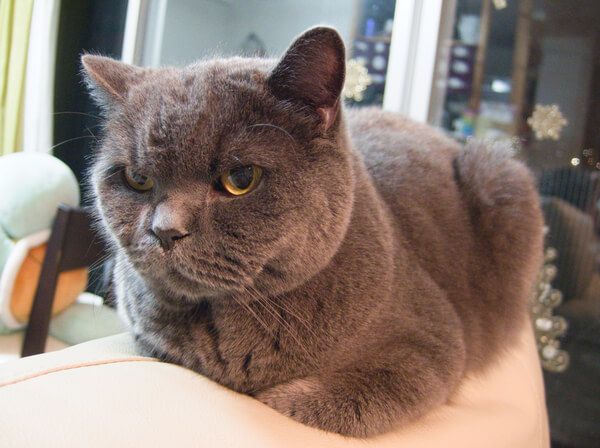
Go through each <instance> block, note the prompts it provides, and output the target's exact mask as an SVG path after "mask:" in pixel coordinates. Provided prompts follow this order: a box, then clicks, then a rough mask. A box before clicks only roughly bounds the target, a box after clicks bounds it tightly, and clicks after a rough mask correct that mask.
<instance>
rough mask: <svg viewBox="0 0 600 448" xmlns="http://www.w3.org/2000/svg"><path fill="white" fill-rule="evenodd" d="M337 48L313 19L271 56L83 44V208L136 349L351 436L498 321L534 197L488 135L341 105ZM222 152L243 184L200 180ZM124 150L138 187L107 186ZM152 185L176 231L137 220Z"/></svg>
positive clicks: (537, 242) (527, 257) (529, 278)
mask: <svg viewBox="0 0 600 448" xmlns="http://www.w3.org/2000/svg"><path fill="white" fill-rule="evenodd" d="M343 54H344V51H343V44H342V42H341V39H340V38H339V36H338V35H337V33H336V32H335V31H333V30H331V29H328V28H316V29H313V30H310V31H308V32H307V33H306V34H304V35H303V36H301V37H300V38H299V39H298V40H297V41H296V42H295V43H294V44H293V45H292V47H291V48H290V50H289V51H288V53H287V54H286V55H285V56H284V57H283V58H282V60H281V61H280V62H279V63H277V62H276V61H270V60H257V59H242V58H232V59H223V60H211V61H203V62H198V63H197V64H195V65H192V66H189V67H185V68H183V69H175V68H161V69H152V70H150V69H139V68H134V67H131V66H126V65H124V64H122V63H118V62H116V61H113V60H111V59H108V58H102V57H99V56H84V58H83V65H84V68H85V71H86V76H87V79H88V82H89V84H90V85H91V86H92V88H93V89H94V91H95V92H96V94H95V95H96V98H98V99H99V101H100V102H101V104H102V105H103V106H104V107H105V109H106V111H107V112H106V113H107V120H106V128H105V132H104V137H103V140H102V143H101V147H100V148H99V150H98V154H97V157H96V160H95V163H94V167H93V173H92V182H93V185H94V189H95V193H96V199H97V201H96V203H97V210H98V216H99V221H100V224H101V227H102V228H103V229H104V231H105V234H106V237H107V239H108V240H109V242H110V244H111V246H112V248H113V251H114V254H115V257H116V266H115V270H114V277H115V278H114V281H115V284H116V293H117V296H118V302H119V308H120V311H121V313H122V315H123V316H124V317H125V318H126V319H127V320H128V321H129V322H130V324H131V328H132V331H133V333H134V334H135V337H136V340H137V343H138V345H139V348H140V350H141V351H142V352H143V353H146V354H151V355H154V356H158V357H159V358H161V359H164V360H167V361H170V362H174V363H178V364H181V365H184V366H186V367H188V368H190V369H193V370H196V371H198V372H200V373H202V374H204V375H206V376H208V377H209V378H211V379H213V380H215V381H217V382H219V383H221V384H223V385H225V386H227V387H229V388H231V389H233V390H236V391H239V392H243V393H246V394H251V395H253V396H255V397H256V398H257V399H259V400H261V401H263V402H264V403H266V404H268V405H269V406H272V407H274V408H275V409H277V410H278V411H280V412H282V413H284V414H286V415H289V416H291V417H292V418H294V419H296V420H298V421H300V422H303V423H305V424H308V425H311V426H315V427H318V428H322V429H325V430H329V431H334V432H338V433H341V434H347V435H352V436H358V437H365V436H370V435H374V434H378V433H381V432H384V431H388V430H390V429H391V428H392V427H394V426H396V425H401V424H403V423H405V422H407V421H410V420H412V419H415V418H417V417H419V416H421V415H423V413H425V412H426V411H428V410H429V409H431V408H432V407H433V406H436V405H439V404H441V403H444V402H445V401H446V400H447V399H448V398H449V396H450V394H451V393H452V392H453V390H454V389H455V388H456V386H457V384H458V383H459V382H460V381H461V379H462V378H463V377H464V376H465V375H467V374H469V373H473V372H476V371H479V370H481V369H483V368H485V367H486V366H488V365H490V363H491V362H493V360H494V359H496V358H497V356H498V354H499V353H500V351H501V350H502V347H503V346H505V345H510V344H511V343H513V340H514V335H515V334H516V333H517V332H518V330H519V329H520V328H521V325H522V324H523V322H524V321H525V314H526V299H527V297H528V295H529V292H530V289H531V286H532V283H533V280H534V278H535V273H536V271H537V268H538V265H539V262H540V258H541V247H542V218H541V214H540V210H539V204H538V196H537V193H536V189H535V187H534V183H533V182H532V179H531V176H530V174H529V172H528V171H527V169H526V168H525V167H524V166H523V165H522V164H520V163H519V162H517V161H515V160H513V159H511V157H510V154H509V153H508V151H507V149H506V148H503V147H501V146H498V145H497V146H486V145H484V144H481V143H476V142H472V143H469V144H467V145H466V146H465V147H461V146H459V145H458V144H457V143H455V142H453V141H451V140H449V139H447V138H446V137H444V136H442V135H441V134H439V133H438V132H437V131H435V130H433V129H431V128H429V127H426V126H423V125H418V124H415V123H413V122H411V121H409V120H406V119H404V118H402V117H399V116H397V115H394V114H391V113H386V112H382V111H380V110H376V109H361V110H345V109H343V108H341V106H340V101H339V96H340V89H341V85H342V84H343V78H344V62H343ZM240 164H242V165H245V164H256V165H259V166H261V167H263V169H264V173H265V175H264V178H263V181H262V183H261V185H260V186H259V187H258V188H257V189H256V190H255V191H254V192H252V193H250V194H248V195H246V196H242V197H237V198H233V197H229V196H226V195H224V194H222V193H220V192H219V191H217V190H216V189H215V188H214V183H215V179H217V177H218V175H219V174H221V173H222V172H223V171H224V170H226V169H228V168H231V167H233V166H236V165H240ZM127 165H131V166H134V167H136V168H137V170H139V171H142V172H143V173H144V174H147V175H150V176H152V177H153V178H154V180H155V188H154V190H153V191H151V192H148V193H137V192H134V191H132V190H131V189H128V188H127V187H126V186H125V184H124V182H123V179H122V174H121V171H120V169H121V168H120V167H123V166H127ZM159 204H160V207H161V213H163V214H165V213H166V214H165V216H174V217H176V222H178V223H183V224H180V225H182V226H185V231H186V232H188V233H189V236H187V237H186V238H183V239H181V240H179V241H176V242H175V244H174V246H173V247H172V248H171V249H169V250H165V249H163V248H162V247H161V245H160V242H159V241H157V239H156V237H155V236H153V235H152V233H151V232H150V230H149V229H150V226H151V222H152V219H153V215H154V214H155V213H156V209H157V207H158V206H159ZM165 210H166V212H165Z"/></svg>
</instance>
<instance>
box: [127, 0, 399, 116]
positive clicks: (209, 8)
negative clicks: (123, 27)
mask: <svg viewBox="0 0 600 448" xmlns="http://www.w3.org/2000/svg"><path fill="white" fill-rule="evenodd" d="M395 3H396V2H395V0H328V1H322V0H303V1H296V0H169V1H166V0H151V1H149V2H140V1H139V0H138V1H134V2H132V3H131V5H132V9H133V10H134V11H135V12H134V13H132V14H131V15H130V17H132V18H133V19H132V20H133V21H134V23H135V24H136V27H134V28H136V32H135V33H134V36H133V37H132V38H131V42H132V48H133V47H135V50H133V49H132V51H131V59H130V60H129V61H128V62H134V63H137V64H140V65H146V66H158V65H185V64H188V63H190V62H193V61H195V60H197V59H202V58H210V57H226V56H234V55H236V56H239V55H244V56H261V57H279V56H280V55H281V54H282V53H283V52H284V51H285V50H286V48H287V47H288V45H289V44H290V43H291V42H292V40H293V39H294V37H296V36H297V35H298V34H300V33H301V32H302V31H304V30H306V29H308V28H310V27H313V26H316V25H319V24H327V25H330V26H333V27H335V28H336V29H337V30H338V31H339V32H340V34H341V35H342V37H343V39H344V41H345V43H346V47H347V58H348V70H347V82H346V86H345V89H344V96H345V98H346V100H347V101H348V102H349V103H351V104H354V105H372V104H376V105H377V104H382V102H383V96H384V91H385V87H386V81H387V73H388V58H389V54H390V43H391V36H392V31H393V27H394V10H395ZM125 47H128V46H127V45H125Z"/></svg>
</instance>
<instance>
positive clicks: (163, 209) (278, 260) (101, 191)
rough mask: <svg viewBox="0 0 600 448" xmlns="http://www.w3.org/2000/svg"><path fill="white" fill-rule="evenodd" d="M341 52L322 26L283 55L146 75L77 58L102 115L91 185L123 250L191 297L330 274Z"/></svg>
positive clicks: (336, 229)
mask: <svg viewBox="0 0 600 448" xmlns="http://www.w3.org/2000/svg"><path fill="white" fill-rule="evenodd" d="M344 57H345V55H344V45H343V42H342V40H341V38H340V37H339V35H338V34H337V32H336V31H334V30H332V29H329V28H324V27H319V28H314V29H311V30H309V31H307V32H305V33H304V34H303V35H301V36H300V37H299V38H298V39H297V40H296V41H295V42H294V43H293V44H292V45H291V46H290V48H289V49H288V51H287V52H286V53H285V54H284V56H283V57H282V58H281V59H280V60H279V61H274V60H261V59H242V58H232V59H215V60H208V61H201V62H198V63H196V64H194V65H191V66H188V67H185V68H182V69H176V68H160V69H144V68H139V67H134V66H131V65H126V64H123V63H121V62H117V61H115V60H112V59H109V58H104V57H100V56H92V55H86V56H83V59H82V63H83V67H84V72H85V77H86V80H87V82H88V84H89V86H90V87H91V91H92V94H93V96H94V97H95V98H96V99H97V101H98V102H99V103H100V104H101V106H102V107H103V108H104V110H105V112H106V126H105V130H104V133H103V137H102V141H101V144H100V145H99V147H98V148H97V155H96V158H95V161H94V165H93V168H92V183H93V187H94V191H95V194H96V198H97V201H96V204H97V209H98V211H99V216H100V218H101V223H102V225H103V227H104V228H105V230H106V234H107V235H108V236H109V239H110V241H111V243H112V245H113V246H114V248H115V250H116V251H118V252H119V254H121V255H124V256H125V258H126V259H127V260H128V262H129V264H130V266H132V267H133V268H134V269H135V270H136V271H137V273H139V274H140V275H141V277H142V278H145V279H146V280H148V281H149V282H151V283H152V284H154V285H155V286H157V287H160V288H162V289H163V290H164V291H166V292H168V293H169V294H171V295H175V296H179V297H182V298H187V299H194V298H199V297H206V296H224V295H229V294H232V293H240V292H245V291H252V290H258V291H259V292H261V291H262V292H267V293H269V294H273V293H278V292H282V291H285V290H287V289H290V288H293V287H295V286H296V285H297V284H299V283H301V282H303V281H306V280H307V279H308V278H310V277H311V276H313V275H314V274H315V273H317V272H318V271H319V270H321V269H323V268H324V266H326V264H327V263H328V262H329V260H330V259H331V257H332V256H333V255H334V254H335V252H336V250H337V249H338V247H339V245H340V243H341V241H342V239H343V237H344V234H345V232H346V229H347V226H348V222H349V219H350V214H351V209H352V202H353V190H354V181H353V178H354V177H353V174H352V163H351V155H350V151H349V149H348V147H347V144H348V143H347V138H346V132H345V130H344V125H343V120H342V117H341V113H342V111H341V106H340V103H341V99H340V94H341V90H342V87H343V83H344V73H345V64H344ZM250 295H251V293H250Z"/></svg>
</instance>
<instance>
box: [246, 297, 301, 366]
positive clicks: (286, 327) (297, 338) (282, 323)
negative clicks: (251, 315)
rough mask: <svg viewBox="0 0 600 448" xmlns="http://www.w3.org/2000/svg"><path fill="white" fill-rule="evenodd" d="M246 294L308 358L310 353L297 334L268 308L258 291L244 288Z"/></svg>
mask: <svg viewBox="0 0 600 448" xmlns="http://www.w3.org/2000/svg"><path fill="white" fill-rule="evenodd" d="M245 290H246V292H247V293H249V294H250V295H251V296H252V297H253V298H255V299H256V301H257V303H259V304H261V305H262V306H263V308H264V309H265V310H266V311H267V312H268V313H269V314H270V315H271V316H272V317H273V318H274V319H275V321H276V322H277V323H278V324H279V325H280V326H281V327H283V329H284V330H286V331H287V332H288V334H289V335H290V337H291V338H292V339H293V340H294V342H296V344H297V345H298V347H300V348H301V349H302V350H303V351H304V352H305V353H306V354H307V355H309V356H310V351H309V350H308V349H307V348H306V346H305V345H304V344H303V343H302V342H301V341H300V339H299V337H298V335H297V334H295V332H294V328H293V327H292V325H291V324H290V323H289V322H287V321H286V320H285V319H283V317H282V316H281V314H279V313H278V312H276V311H275V310H274V309H273V308H271V307H270V306H269V303H268V302H265V301H264V296H262V295H261V294H260V293H259V292H258V291H256V290H254V291H253V290H251V289H249V288H245Z"/></svg>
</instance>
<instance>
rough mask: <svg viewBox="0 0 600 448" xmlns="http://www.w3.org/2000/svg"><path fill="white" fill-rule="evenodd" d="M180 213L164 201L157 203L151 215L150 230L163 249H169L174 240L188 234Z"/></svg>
mask: <svg viewBox="0 0 600 448" xmlns="http://www.w3.org/2000/svg"><path fill="white" fill-rule="evenodd" d="M182 221H183V219H182V216H181V214H180V213H177V211H175V210H173V209H172V208H171V207H169V206H168V205H167V204H166V203H161V204H158V206H157V207H156V209H155V210H154V216H153V217H152V227H151V229H150V231H151V232H152V234H154V235H155V236H156V237H157V238H158V240H159V241H160V245H161V246H162V248H163V249H164V250H170V249H172V248H173V246H174V245H175V242H177V241H178V240H181V239H183V238H185V237H186V236H188V235H189V232H188V231H187V230H186V228H185V226H184V224H183V222H182Z"/></svg>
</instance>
